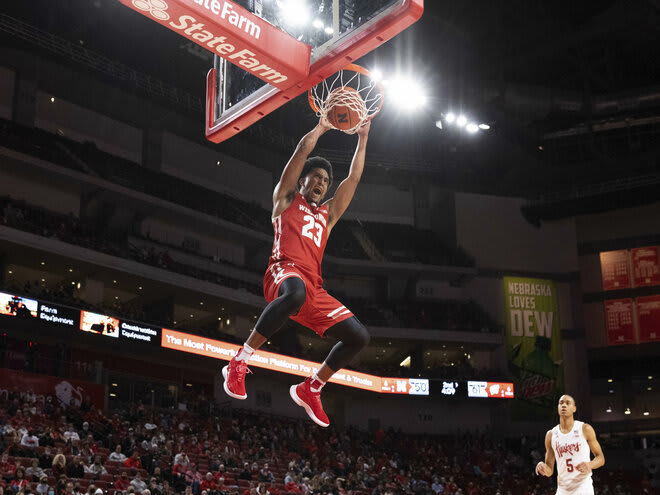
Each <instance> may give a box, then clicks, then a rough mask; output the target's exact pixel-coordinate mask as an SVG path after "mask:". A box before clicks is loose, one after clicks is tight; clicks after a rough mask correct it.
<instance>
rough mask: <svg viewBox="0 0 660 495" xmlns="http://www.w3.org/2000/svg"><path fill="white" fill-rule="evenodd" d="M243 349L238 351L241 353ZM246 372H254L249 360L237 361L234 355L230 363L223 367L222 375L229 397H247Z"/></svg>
mask: <svg viewBox="0 0 660 495" xmlns="http://www.w3.org/2000/svg"><path fill="white" fill-rule="evenodd" d="M241 350H242V349H239V351H238V352H239V353H240V352H241ZM237 355H238V354H237ZM246 373H252V372H251V371H250V370H249V369H248V365H247V361H246V360H242V361H237V360H236V357H233V358H232V360H231V361H229V364H228V365H227V366H225V367H224V368H222V376H223V377H224V379H225V383H224V384H223V387H224V389H225V392H227V395H228V396H229V397H233V398H234V399H241V400H243V399H247V393H246V392H245V374H246Z"/></svg>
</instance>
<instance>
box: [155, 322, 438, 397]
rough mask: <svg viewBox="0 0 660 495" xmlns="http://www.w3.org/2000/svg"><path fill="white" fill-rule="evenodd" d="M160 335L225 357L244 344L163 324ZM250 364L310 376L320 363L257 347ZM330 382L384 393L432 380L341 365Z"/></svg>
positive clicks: (170, 343)
mask: <svg viewBox="0 0 660 495" xmlns="http://www.w3.org/2000/svg"><path fill="white" fill-rule="evenodd" d="M161 339H162V340H161V345H162V346H163V347H165V348H167V349H173V350H176V351H183V352H189V353H192V354H198V355H200V356H206V357H210V358H214V359H223V360H225V361H229V360H230V359H231V358H232V357H234V356H235V355H236V354H237V353H238V350H239V349H240V348H241V346H239V345H235V344H229V343H227V342H222V341H220V340H213V339H208V338H206V337H201V336H199V335H191V334H188V333H182V332H177V331H175V330H168V329H167V328H163V331H162V334H161ZM250 366H254V367H257V368H265V369H268V370H272V371H279V372H281V373H288V374H290V375H298V376H309V375H311V374H312V373H315V372H316V371H317V370H318V369H319V368H320V367H321V364H320V363H315V362H313V361H306V360H304V359H298V358H294V357H291V356H283V355H282V354H275V353H273V352H266V351H257V352H255V353H254V354H253V356H252V357H251V358H250ZM330 382H332V383H338V384H339V385H345V386H347V387H353V388H360V389H363V390H370V391H371V392H380V393H383V394H406V395H429V381H428V380H427V379H425V378H384V377H380V376H374V375H368V374H366V373H360V372H357V371H351V370H345V369H341V370H339V371H338V372H337V373H335V374H334V375H333V376H332V378H330Z"/></svg>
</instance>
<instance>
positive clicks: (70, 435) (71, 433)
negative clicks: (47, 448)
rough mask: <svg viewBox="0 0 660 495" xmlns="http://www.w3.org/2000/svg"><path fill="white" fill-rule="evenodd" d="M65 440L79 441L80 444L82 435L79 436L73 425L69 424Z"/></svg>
mask: <svg viewBox="0 0 660 495" xmlns="http://www.w3.org/2000/svg"><path fill="white" fill-rule="evenodd" d="M62 436H63V437H64V440H65V441H66V442H72V441H74V440H77V441H78V442H80V435H78V432H77V431H76V430H75V428H74V427H73V425H72V424H69V426H68V428H67V430H66V431H65V432H64V435H62Z"/></svg>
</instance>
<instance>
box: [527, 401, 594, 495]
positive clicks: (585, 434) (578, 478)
mask: <svg viewBox="0 0 660 495" xmlns="http://www.w3.org/2000/svg"><path fill="white" fill-rule="evenodd" d="M557 409H558V411H559V424H558V425H557V426H555V427H554V428H553V429H552V430H550V431H548V433H546V435H545V462H543V461H541V462H539V463H538V464H537V465H536V474H540V475H543V476H548V477H550V476H552V473H553V470H554V466H555V460H556V461H557V495H594V485H593V482H592V480H591V471H592V470H593V469H596V468H599V467H601V466H603V465H604V464H605V456H604V455H603V451H602V450H601V448H600V444H599V443H598V440H597V439H596V432H595V431H594V429H593V428H592V427H591V426H590V425H588V424H587V423H583V422H582V421H575V419H574V418H573V415H574V414H575V411H576V407H575V399H573V397H571V396H570V395H562V396H561V397H560V398H559V405H558V407H557ZM590 452H591V453H593V455H594V458H593V459H591V455H590Z"/></svg>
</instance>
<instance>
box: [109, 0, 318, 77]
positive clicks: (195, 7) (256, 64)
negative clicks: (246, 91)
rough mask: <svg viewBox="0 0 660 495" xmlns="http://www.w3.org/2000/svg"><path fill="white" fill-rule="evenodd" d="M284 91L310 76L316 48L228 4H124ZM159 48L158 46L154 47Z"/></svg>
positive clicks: (178, 0) (155, 0)
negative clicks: (310, 67)
mask: <svg viewBox="0 0 660 495" xmlns="http://www.w3.org/2000/svg"><path fill="white" fill-rule="evenodd" d="M120 2H121V3H123V4H124V5H126V6H127V7H129V8H131V9H133V10H135V11H136V12H139V13H140V14H142V15H144V16H146V17H147V18H149V19H151V20H152V21H156V22H157V23H159V24H162V25H163V26H165V27H166V28H168V29H171V30H172V31H174V32H175V33H178V34H180V35H181V36H183V37H184V38H187V39H189V40H190V41H192V42H193V43H197V44H198V45H199V46H201V47H202V48H204V49H206V50H208V51H209V52H211V53H213V54H217V55H219V56H220V57H222V58H224V59H226V60H227V61H229V62H231V63H232V64H234V65H237V66H238V67H239V68H241V69H243V70H245V71H247V72H249V73H250V74H252V75H255V76H257V77H258V78H260V79H262V80H264V81H265V82H267V83H268V84H271V85H273V86H275V87H276V88H278V89H280V90H285V89H288V88H290V87H292V86H294V85H295V84H296V83H298V82H300V81H302V80H303V79H305V78H306V77H307V75H308V74H309V62H310V56H311V50H312V48H311V46H309V45H306V44H305V43H303V42H301V41H298V40H297V39H295V38H294V37H293V36H290V35H288V34H287V33H285V32H284V31H282V30H281V29H278V28H276V27H275V26H273V25H271V24H270V23H268V22H266V21H265V20H263V19H261V18H260V17H258V16H256V15H254V14H252V13H250V12H248V11H247V10H246V9H244V8H243V7H241V6H240V5H238V4H237V3H234V2H231V1H228V0H120ZM154 49H158V47H154Z"/></svg>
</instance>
